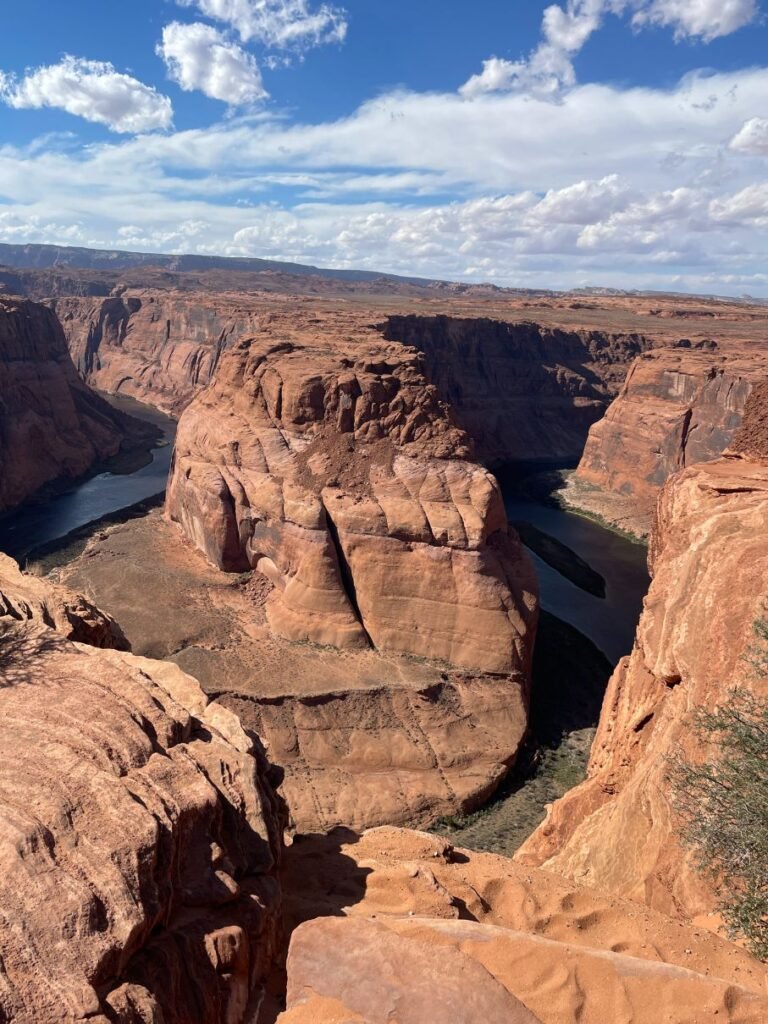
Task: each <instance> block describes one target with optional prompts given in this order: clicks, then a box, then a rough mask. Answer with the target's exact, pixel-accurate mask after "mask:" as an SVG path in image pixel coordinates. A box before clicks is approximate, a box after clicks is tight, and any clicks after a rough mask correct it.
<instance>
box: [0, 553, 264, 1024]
mask: <svg viewBox="0 0 768 1024" xmlns="http://www.w3.org/2000/svg"><path fill="white" fill-rule="evenodd" d="M41 586H42V584H40V583H39V581H30V580H29V579H28V578H27V577H20V574H18V571H16V570H14V568H13V567H12V566H10V567H9V566H8V565H7V563H3V564H2V565H0V610H2V609H5V611H4V614H2V617H0V751H1V753H2V756H0V819H1V820H2V827H1V828H0V866H1V870H0V908H1V909H0V918H2V927H0V1018H2V1020H4V1021H8V1022H9V1024H11V1022H13V1024H48V1022H51V1024H53V1022H58V1021H61V1022H65V1021H66V1022H73V1021H85V1020H88V1021H93V1022H94V1024H99V1022H100V1024H107V1021H110V1022H113V1024H114V1022H115V1021H121V1022H124V1024H150V1022H157V1021H158V1020H163V1021H165V1022H167V1024H189V1022H191V1021H199V1022H200V1024H239V1022H244V1021H246V1020H250V1019H252V1017H253V1015H254V1013H255V1011H256V1009H257V1007H258V1005H259V1002H260V1000H261V997H262V994H263V982H264V979H265V977H266V975H267V973H268V970H269V968H270V965H271V961H272V959H273V956H274V950H275V944H276V935H277V929H278V924H279V912H280V895H279V885H278V882H277V880H276V868H277V863H278V859H279V855H280V847H281V816H282V812H281V808H280V805H279V803H278V801H277V798H276V797H275V795H274V791H273V790H272V786H271V782H270V779H271V774H270V773H271V770H270V769H269V767H268V765H267V763H266V760H265V759H264V757H263V755H262V754H261V753H260V750H259V748H258V746H257V744H256V743H255V741H254V740H253V739H252V738H251V737H249V736H248V735H247V734H246V733H245V732H244V731H243V729H242V727H241V726H240V724H239V722H238V721H237V719H236V718H235V717H234V716H233V715H232V714H231V713H230V712H228V711H226V709H224V708H222V707H221V706H219V705H217V704H215V703H211V702H210V701H209V700H208V698H206V697H205V695H204V694H203V692H202V690H201V689H200V687H199V685H198V684H197V683H196V681H195V680H194V679H192V678H191V677H190V676H187V675H185V674H184V673H183V672H181V671H180V670H179V669H178V668H177V667H176V666H175V665H171V664H168V663H161V662H153V661H149V660H147V659H144V658H136V657H134V656H132V655H130V654H127V653H124V652H120V651H116V650H99V649H97V648H95V647H91V646H85V645H83V644H75V643H72V642H71V641H70V640H67V639H65V637H64V636H62V635H61V634H59V633H57V632H55V631H54V630H53V629H50V628H48V626H46V625H43V624H41V621H40V619H41V618H42V619H43V620H46V619H47V618H49V616H48V614H47V613H46V612H45V608H46V607H47V608H50V607H51V606H52V605H53V606H55V605H56V604H57V603H58V602H59V601H60V599H61V595H60V594H58V595H55V596H53V597H50V598H43V599H42V600H41V599H40V587H41ZM24 593H26V595H27V596H26V597H25V596H23V594H24ZM79 611H80V609H78V608H75V609H74V611H71V612H70V617H72V616H74V617H76V615H77V614H78V613H79ZM93 616H94V612H93V610H92V609H87V610H86V612H85V614H84V621H85V624H86V627H87V628H88V629H90V628H91V625H92V620H93ZM70 625H71V623H69V622H68V623H67V631H69V626H70ZM86 635H87V631H86Z"/></svg>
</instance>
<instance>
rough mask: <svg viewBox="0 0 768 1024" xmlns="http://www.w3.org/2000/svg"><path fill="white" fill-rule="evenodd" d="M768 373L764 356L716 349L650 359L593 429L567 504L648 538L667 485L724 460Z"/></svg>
mask: <svg viewBox="0 0 768 1024" xmlns="http://www.w3.org/2000/svg"><path fill="white" fill-rule="evenodd" d="M712 349H714V351H713V350H712ZM766 373H768V362H766V360H765V359H763V358H761V357H760V356H759V354H758V353H756V352H754V351H739V350H735V351H733V350H731V351H726V352H721V351H720V350H719V349H718V348H717V346H716V345H714V343H713V344H711V345H709V346H708V347H707V348H705V349H704V350H699V351H697V350H694V349H686V348H669V349H662V350H659V351H654V352H648V353H645V354H644V355H642V356H641V357H640V358H639V359H638V360H637V362H636V363H635V364H634V365H633V366H632V369H631V370H630V372H629V375H628V377H627V380H626V383H625V384H624V387H623V388H622V391H621V394H620V395H619V397H618V398H617V399H616V401H615V402H614V403H613V404H612V405H611V407H610V408H609V409H608V412H607V413H606V415H605V418H604V419H602V420H600V422H599V423H597V424H596V425H595V426H593V427H592V429H591V431H590V434H589V439H588V441H587V444H586V448H585V450H584V454H583V456H582V459H581V462H580V463H579V467H578V470H577V472H576V474H575V475H574V477H573V479H572V481H571V484H570V486H569V489H568V491H567V499H568V500H569V501H570V502H571V503H572V504H574V505H577V506H579V507H581V508H584V509H585V510H587V511H592V512H595V513H597V514H600V515H602V516H603V517H604V518H606V519H608V520H609V521H611V522H613V523H615V524H616V525H619V526H622V527H623V528H625V529H627V530H629V531H630V532H633V533H636V534H638V535H640V536H646V535H647V534H648V532H649V530H650V527H651V523H652V520H653V510H654V508H655V504H656V498H657V497H658V494H659V491H660V489H661V487H662V486H663V485H664V483H665V482H666V481H667V480H668V479H669V477H670V476H672V475H673V474H674V473H677V472H678V471H679V470H681V469H685V468H687V467H689V466H693V465H695V464H697V463H699V462H708V461H710V460H712V459H716V458H717V457H718V456H720V455H721V454H722V452H723V451H724V450H725V449H726V448H727V447H728V445H729V444H730V442H731V440H732V439H733V437H734V434H735V432H736V431H737V430H738V428H739V426H740V424H741V420H742V417H743V415H744V408H745V404H746V401H747V398H748V397H749V395H750V393H751V390H752V388H753V386H754V385H755V384H756V383H757V382H759V381H762V380H763V379H764V378H765V376H766Z"/></svg>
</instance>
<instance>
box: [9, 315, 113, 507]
mask: <svg viewBox="0 0 768 1024" xmlns="http://www.w3.org/2000/svg"><path fill="white" fill-rule="evenodd" d="M125 432H126V424H125V421H124V419H123V418H122V417H120V416H119V415H118V414H117V413H116V412H115V411H114V410H113V409H111V408H110V406H109V405H108V404H107V403H106V402H105V401H104V400H103V399H101V398H99V396H98V395H96V394H94V392H93V391H91V390H90V388H88V387H87V386H86V385H85V384H83V382H82V381H81V380H80V378H79V377H78V375H77V372H76V370H75V368H74V366H73V364H72V360H71V358H70V356H69V352H68V351H67V344H66V339H65V337H64V334H63V333H62V330H61V326H60V325H59V323H58V321H57V319H56V317H55V315H54V314H53V313H52V312H51V311H50V310H48V309H46V308H45V307H44V306H40V305H37V304H36V303H33V302H27V301H24V300H19V299H13V298H0V512H2V511H5V510H6V509H9V508H12V507H13V506H15V505H18V504H20V503H21V502H23V501H24V500H25V499H26V498H28V497H30V495H32V494H34V492H35V491H36V490H38V489H39V488H40V487H42V486H43V485H44V484H47V483H49V482H50V481H52V480H57V479H59V478H70V479H74V478H76V477H78V476H81V475H82V474H83V473H85V472H87V470H88V469H90V467H91V466H92V465H93V463H94V462H96V461H97V460H98V459H101V458H105V457H107V456H110V455H114V454H115V453H116V452H117V451H118V450H119V449H120V445H121V442H122V440H123V438H124V437H125Z"/></svg>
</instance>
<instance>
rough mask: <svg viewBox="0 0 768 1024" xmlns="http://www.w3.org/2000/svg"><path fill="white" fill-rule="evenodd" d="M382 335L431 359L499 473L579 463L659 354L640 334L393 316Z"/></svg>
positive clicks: (429, 365) (429, 368)
mask: <svg viewBox="0 0 768 1024" xmlns="http://www.w3.org/2000/svg"><path fill="white" fill-rule="evenodd" d="M383 332H384V336H385V337H386V338H388V339H390V340H397V341H401V342H403V343H404V344H407V345H412V346H414V347H415V348H418V349H419V350H420V351H422V352H423V353H424V358H425V367H426V372H427V375H428V377H429V379H430V380H431V381H432V382H433V383H434V384H436V385H437V386H438V387H439V389H440V391H441V393H442V394H443V395H444V396H445V397H446V398H447V399H448V401H449V402H450V403H451V406H452V408H453V409H454V410H455V412H456V415H457V417H458V420H459V422H460V423H461V425H462V426H463V427H464V428H465V429H466V430H467V432H468V433H469V434H470V435H471V436H472V438H473V439H474V440H475V441H476V443H477V450H478V453H479V455H480V456H481V458H482V459H483V461H484V462H486V463H487V464H492V465H493V464H500V463H504V462H511V461H517V460H543V459H551V460H554V461H559V462H563V461H570V460H573V461H574V462H575V460H577V459H578V458H579V456H580V455H581V453H582V450H583V447H584V442H585V440H586V437H587V434H588V432H589V428H590V427H591V426H592V425H593V424H594V423H595V422H597V421H598V420H599V419H601V418H602V416H603V415H604V413H605V410H606V408H607V406H608V405H609V403H610V402H611V400H612V399H613V398H614V397H615V396H616V395H617V394H618V392H619V390H620V388H621V385H622V383H623V381H624V377H625V376H626V373H627V370H628V368H629V366H630V365H631V364H632V362H633V360H634V359H635V357H636V356H638V355H639V354H640V353H642V352H645V351H647V350H648V349H651V348H652V347H653V345H654V342H653V341H652V340H651V339H650V338H649V337H646V336H645V335H643V334H637V333H626V334H622V333H610V332H607V331H598V330H591V331H589V330H561V329H559V328H556V327H554V328H553V327H545V326H542V325H541V324H537V323H530V322H518V323H505V322H503V321H499V320H490V319H466V318H462V317H450V316H434V317H427V316H415V315H411V316H392V317H389V319H388V320H387V322H386V324H384V325H383Z"/></svg>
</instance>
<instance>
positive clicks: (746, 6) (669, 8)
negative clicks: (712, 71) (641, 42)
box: [632, 0, 757, 43]
mask: <svg viewBox="0 0 768 1024" xmlns="http://www.w3.org/2000/svg"><path fill="white" fill-rule="evenodd" d="M635 2H636V0H635ZM636 5H637V3H636ZM756 17H757V2H756V0H651V2H650V3H648V2H643V3H642V4H641V5H640V10H638V11H637V12H636V13H635V15H634V18H633V19H632V20H633V23H634V24H635V25H648V24H650V25H662V26H664V27H666V28H672V29H674V30H675V35H676V36H677V38H678V39H684V38H698V39H702V40H703V41H704V42H706V43H709V42H711V41H712V40H713V39H717V38H719V37H720V36H729V35H731V33H732V32H736V31H738V30H739V29H740V28H744V26H745V25H749V24H750V23H751V22H752V21H754V19H755V18H756Z"/></svg>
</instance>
